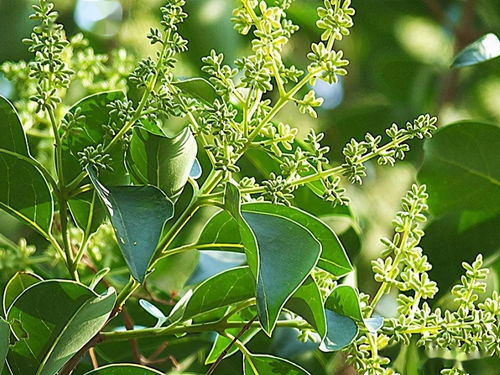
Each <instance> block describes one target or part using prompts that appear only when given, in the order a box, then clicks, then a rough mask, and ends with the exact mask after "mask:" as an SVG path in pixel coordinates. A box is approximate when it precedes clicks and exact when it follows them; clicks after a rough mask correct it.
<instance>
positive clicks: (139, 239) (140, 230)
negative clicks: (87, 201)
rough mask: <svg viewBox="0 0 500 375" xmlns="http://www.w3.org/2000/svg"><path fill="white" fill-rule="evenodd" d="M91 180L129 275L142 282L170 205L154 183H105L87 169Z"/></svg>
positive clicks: (171, 212)
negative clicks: (105, 211)
mask: <svg viewBox="0 0 500 375" xmlns="http://www.w3.org/2000/svg"><path fill="white" fill-rule="evenodd" d="M87 173H88V174H89V176H90V179H91V181H92V184H93V185H94V187H95V189H96V191H97V193H98V194H99V197H100V198H101V199H102V201H103V203H104V205H105V206H106V208H107V210H108V215H109V217H110V219H111V223H112V225H113V229H114V231H115V234H116V239H117V242H118V245H119V246H120V249H121V250H122V254H123V256H124V258H125V261H126V262H127V265H128V267H129V269H130V272H131V273H132V276H133V277H134V278H135V279H136V280H138V281H140V282H142V281H143V280H144V277H145V276H146V271H147V269H148V266H149V263H150V261H151V259H152V257H153V255H154V253H155V250H156V246H157V245H158V241H159V239H160V236H161V232H162V228H163V225H164V224H165V222H166V221H167V220H168V219H170V218H171V217H172V216H173V213H174V206H173V204H172V202H171V201H170V200H169V199H168V198H167V196H165V194H164V193H163V192H161V191H160V190H158V189H157V188H155V187H154V186H114V187H109V188H107V187H105V186H104V185H102V184H101V183H100V182H99V180H98V179H97V177H96V175H95V172H94V171H93V170H91V169H87Z"/></svg>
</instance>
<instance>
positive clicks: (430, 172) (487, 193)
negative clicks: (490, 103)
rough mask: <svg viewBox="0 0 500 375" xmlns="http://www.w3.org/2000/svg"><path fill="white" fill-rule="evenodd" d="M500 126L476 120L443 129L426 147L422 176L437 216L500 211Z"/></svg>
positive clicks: (419, 176)
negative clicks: (447, 213) (449, 213)
mask: <svg viewBox="0 0 500 375" xmlns="http://www.w3.org/2000/svg"><path fill="white" fill-rule="evenodd" d="M499 149H500V127H498V126H495V125H489V124H483V123H476V122H472V121H463V122H458V123H455V124H452V125H448V126H445V127H444V128H441V129H439V130H438V131H437V132H436V134H435V135H434V137H433V138H431V139H429V140H426V142H425V145H424V150H425V159H424V164H423V166H422V169H421V170H420V172H419V174H418V179H419V181H420V182H421V183H424V184H426V185H427V190H428V193H429V199H428V203H429V207H430V210H431V212H432V213H434V214H435V215H442V214H444V213H446V212H449V211H455V210H483V211H498V210H499V207H498V202H500V152H498V150H499Z"/></svg>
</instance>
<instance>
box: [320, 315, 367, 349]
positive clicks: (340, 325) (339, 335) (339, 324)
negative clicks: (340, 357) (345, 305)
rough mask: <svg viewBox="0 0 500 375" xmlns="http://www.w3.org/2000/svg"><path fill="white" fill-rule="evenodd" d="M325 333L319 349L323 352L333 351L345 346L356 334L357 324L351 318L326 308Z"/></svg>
mask: <svg viewBox="0 0 500 375" xmlns="http://www.w3.org/2000/svg"><path fill="white" fill-rule="evenodd" d="M326 324H327V334H326V336H325V338H324V339H323V341H322V342H321V345H320V347H319V349H320V350H321V351H323V352H333V351H337V350H340V349H342V348H345V347H346V346H347V345H349V344H350V343H351V342H352V341H353V340H354V339H355V338H356V336H357V334H358V326H357V325H356V322H355V321H354V320H352V319H351V318H349V317H347V316H345V315H340V314H337V313H336V312H335V311H332V310H329V309H327V310H326Z"/></svg>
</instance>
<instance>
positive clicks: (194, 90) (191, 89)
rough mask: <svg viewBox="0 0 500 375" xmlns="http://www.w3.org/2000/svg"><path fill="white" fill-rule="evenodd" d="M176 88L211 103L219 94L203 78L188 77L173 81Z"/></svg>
mask: <svg viewBox="0 0 500 375" xmlns="http://www.w3.org/2000/svg"><path fill="white" fill-rule="evenodd" d="M173 83H174V85H176V86H177V87H178V88H180V89H181V90H182V91H184V92H185V93H186V94H189V95H191V96H193V97H195V98H197V99H201V100H203V101H204V102H206V103H208V104H212V103H213V102H214V100H215V99H217V98H218V97H219V96H218V95H217V92H216V91H215V88H214V87H213V86H212V84H211V83H210V82H208V81H207V80H206V79H204V78H199V77H196V78H189V79H184V80H182V81H175V82H173Z"/></svg>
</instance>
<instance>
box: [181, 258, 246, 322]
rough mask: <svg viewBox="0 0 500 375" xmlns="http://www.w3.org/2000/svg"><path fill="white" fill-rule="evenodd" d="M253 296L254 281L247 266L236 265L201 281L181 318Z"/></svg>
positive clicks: (190, 316) (188, 317)
mask: <svg viewBox="0 0 500 375" xmlns="http://www.w3.org/2000/svg"><path fill="white" fill-rule="evenodd" d="M253 297H255V281H254V278H253V276H252V273H251V272H250V271H249V269H248V267H237V268H233V269H230V270H227V271H224V272H221V273H219V274H218V275H215V276H214V277H211V278H210V279H208V280H206V281H204V282H203V283H201V284H200V285H199V286H198V287H197V288H196V289H195V290H194V292H193V295H192V296H191V298H190V299H189V301H188V303H187V305H186V307H185V310H184V315H183V319H184V320H187V319H190V318H192V317H194V316H196V315H198V314H201V313H205V312H208V311H211V310H215V309H218V308H220V307H224V306H229V305H231V304H233V303H237V302H240V301H244V300H247V299H250V298H253Z"/></svg>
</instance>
